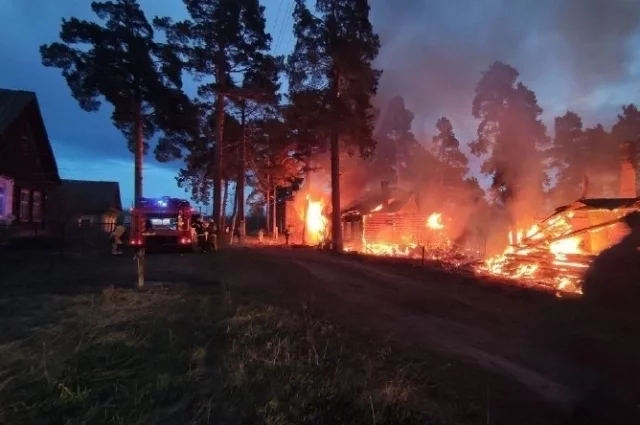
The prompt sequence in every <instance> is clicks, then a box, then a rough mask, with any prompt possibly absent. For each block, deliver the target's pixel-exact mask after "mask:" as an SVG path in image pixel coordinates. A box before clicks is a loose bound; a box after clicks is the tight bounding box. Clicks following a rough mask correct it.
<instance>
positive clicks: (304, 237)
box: [302, 159, 311, 245]
mask: <svg viewBox="0 0 640 425" xmlns="http://www.w3.org/2000/svg"><path fill="white" fill-rule="evenodd" d="M304 184H305V185H306V186H307V190H306V192H307V198H306V199H305V200H304V214H303V217H304V218H303V220H302V245H305V244H306V242H307V217H308V215H309V197H310V196H311V159H309V161H308V162H307V176H306V179H305V182H304Z"/></svg>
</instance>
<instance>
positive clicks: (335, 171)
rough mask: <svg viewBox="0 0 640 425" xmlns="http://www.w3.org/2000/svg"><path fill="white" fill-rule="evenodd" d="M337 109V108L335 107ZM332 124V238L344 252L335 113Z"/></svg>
mask: <svg viewBox="0 0 640 425" xmlns="http://www.w3.org/2000/svg"><path fill="white" fill-rule="evenodd" d="M339 83H340V73H339V71H338V70H337V69H336V70H334V72H333V79H332V81H331V86H332V87H331V97H332V98H333V105H334V107H335V105H337V103H338V96H339V94H340V93H339V89H340V87H339ZM334 110H335V109H334ZM333 115H334V116H333V120H334V122H333V123H332V125H331V136H330V137H331V239H332V242H333V250H334V251H337V252H342V222H341V218H340V132H339V130H338V125H337V123H338V120H339V117H338V116H336V113H335V112H334V114H333Z"/></svg>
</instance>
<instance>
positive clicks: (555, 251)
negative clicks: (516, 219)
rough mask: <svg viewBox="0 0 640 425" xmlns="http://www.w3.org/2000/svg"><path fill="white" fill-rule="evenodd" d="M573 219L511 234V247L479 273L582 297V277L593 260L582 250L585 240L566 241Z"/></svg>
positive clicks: (566, 217) (556, 220) (568, 216)
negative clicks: (578, 294) (525, 281)
mask: <svg viewBox="0 0 640 425" xmlns="http://www.w3.org/2000/svg"><path fill="white" fill-rule="evenodd" d="M572 217H573V214H572V213H569V214H566V215H564V216H558V217H554V218H553V219H550V220H548V221H547V222H546V223H543V224H541V225H534V226H531V227H530V228H529V229H518V230H516V231H510V232H509V233H508V238H509V246H507V248H506V249H505V250H504V252H503V253H502V254H501V255H498V256H495V257H492V258H488V259H486V260H485V261H484V263H483V264H482V265H480V266H479V267H478V270H479V271H481V272H488V273H490V274H493V275H497V276H501V277H506V278H509V279H515V280H520V281H523V280H529V281H534V282H537V283H542V284H547V285H550V286H551V287H553V288H555V289H557V290H558V291H560V292H574V293H580V282H581V278H582V273H583V272H584V271H585V269H586V268H587V267H588V265H589V262H590V258H591V257H590V255H589V254H588V253H587V252H585V251H584V250H583V249H582V247H581V244H582V242H583V237H582V236H580V235H577V236H567V237H563V236H564V235H568V234H569V233H571V232H572V227H571V226H570V224H569V219H571V218H572Z"/></svg>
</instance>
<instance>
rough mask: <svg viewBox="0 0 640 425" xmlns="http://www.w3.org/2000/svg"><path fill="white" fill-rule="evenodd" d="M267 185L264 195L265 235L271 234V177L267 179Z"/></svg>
mask: <svg viewBox="0 0 640 425" xmlns="http://www.w3.org/2000/svg"><path fill="white" fill-rule="evenodd" d="M268 182H269V183H268V184H267V192H266V193H265V201H266V206H265V215H266V217H265V218H266V221H267V225H266V230H267V233H270V232H271V177H268Z"/></svg>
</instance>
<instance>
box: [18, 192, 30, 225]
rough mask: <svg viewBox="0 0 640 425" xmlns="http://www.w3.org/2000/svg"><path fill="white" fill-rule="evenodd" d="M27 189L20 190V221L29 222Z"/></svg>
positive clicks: (28, 195) (28, 194)
mask: <svg viewBox="0 0 640 425" xmlns="http://www.w3.org/2000/svg"><path fill="white" fill-rule="evenodd" d="M30 195H31V194H30V193H29V189H22V190H20V221H23V222H24V221H29V219H30V218H31V217H30V216H31V208H30V205H29V198H30Z"/></svg>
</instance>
